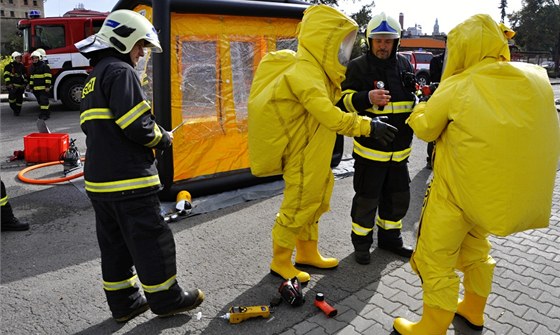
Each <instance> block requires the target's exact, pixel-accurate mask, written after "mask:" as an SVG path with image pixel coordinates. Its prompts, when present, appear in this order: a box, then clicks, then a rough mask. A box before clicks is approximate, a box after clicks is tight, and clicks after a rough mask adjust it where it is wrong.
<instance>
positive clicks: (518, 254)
mask: <svg viewBox="0 0 560 335" xmlns="http://www.w3.org/2000/svg"><path fill="white" fill-rule="evenodd" d="M558 82H560V79H559V80H558ZM555 84H556V82H555ZM553 88H554V90H555V97H556V98H560V85H554V86H553ZM0 107H1V114H0V126H1V128H0V143H1V148H0V156H1V158H2V162H1V165H0V167H1V169H0V172H1V175H2V180H3V181H4V182H5V184H6V187H7V191H8V194H9V197H10V202H11V204H12V206H13V208H14V212H15V214H16V216H18V217H19V218H20V219H21V220H23V221H26V222H28V223H30V226H31V229H30V230H29V231H25V232H2V233H1V244H0V247H1V257H0V262H1V263H0V266H1V278H0V294H1V321H0V323H1V325H0V333H2V334H10V335H12V334H13V335H20V334H21V335H27V334H49V335H50V334H57V335H58V334H84V335H85V334H88V335H89V334H91V335H99V334H216V335H218V334H219V335H222V334H247V335H252V334H281V335H300V334H301V335H303V334H313V335H322V334H345V335H347V334H373V335H377V334H391V333H392V322H393V320H394V318H395V317H398V316H405V317H407V318H409V319H413V320H418V319H419V317H420V315H421V313H422V290H421V287H420V281H419V279H418V277H417V276H416V275H415V274H414V273H413V272H412V270H411V268H410V265H409V263H408V262H407V260H406V259H403V258H400V257H398V256H395V255H392V254H390V253H387V252H385V251H382V250H378V249H373V251H372V263H371V264H369V265H367V266H363V265H358V264H357V263H356V262H355V261H354V258H353V248H352V245H351V242H350V229H351V227H350V226H351V220H350V214H349V213H350V206H351V200H352V196H353V190H352V177H351V176H346V177H344V176H343V177H340V178H339V179H337V180H336V182H335V187H334V192H333V196H332V199H331V210H330V211H329V212H328V213H326V214H325V215H324V216H323V218H322V219H321V222H320V241H319V245H320V249H321V251H322V252H323V254H324V255H327V256H334V257H338V258H339V259H340V265H339V267H338V268H337V269H335V270H311V275H312V279H311V282H310V283H309V285H308V286H307V287H306V288H304V290H303V292H304V294H305V296H306V302H305V304H304V305H303V306H300V307H291V306H289V305H287V304H285V303H284V304H281V305H280V306H278V307H274V308H273V309H272V311H273V313H272V315H271V317H270V318H268V319H262V318H255V319H250V320H246V321H244V322H242V323H240V324H230V323H228V321H227V320H224V319H221V318H218V316H220V315H223V314H225V313H226V312H227V310H228V309H229V307H230V306H234V305H244V306H252V305H267V304H269V303H270V302H271V300H273V299H274V298H276V297H278V287H279V285H280V283H281V280H280V279H278V278H277V277H273V276H272V275H270V274H269V263H270V259H271V238H270V231H271V228H272V225H273V223H274V217H275V215H276V212H277V211H278V208H279V206H280V203H281V201H282V196H281V195H275V196H271V197H265V198H261V199H258V200H253V201H248V202H243V203H238V204H236V205H232V206H229V207H226V208H222V209H218V210H214V211H211V212H209V213H205V214H200V215H196V216H192V217H188V218H187V219H185V220H182V221H179V222H175V223H171V224H170V225H171V228H172V230H173V232H174V234H175V241H176V245H177V267H178V275H177V278H178V280H179V283H180V285H182V286H183V287H184V288H185V289H189V288H191V287H198V288H200V289H202V290H203V291H204V292H205V293H206V300H205V302H204V303H203V304H202V305H201V306H200V307H199V308H197V309H195V310H193V311H191V312H187V313H184V314H180V315H177V316H174V317H171V318H166V319H161V318H158V317H156V316H155V315H154V314H153V313H151V312H149V311H148V312H146V313H144V314H142V315H141V316H139V317H137V318H135V319H133V320H132V321H130V322H128V323H126V324H124V325H123V324H117V323H115V322H114V320H113V319H112V318H111V316H110V313H109V311H108V307H107V304H106V301H105V297H104V294H103V290H102V285H101V269H100V258H99V249H98V246H97V241H96V237H95V223H94V222H95V221H94V213H93V209H92V208H91V204H90V202H89V200H88V198H87V196H86V195H85V192H84V185H83V184H84V182H83V179H82V178H81V177H80V178H76V179H73V180H71V181H69V182H64V183H59V184H50V185H35V184H29V183H24V182H22V181H20V180H19V179H18V177H17V175H18V173H20V171H21V170H22V169H24V168H26V167H27V165H26V163H25V162H24V161H21V160H15V161H11V162H9V161H7V160H8V157H9V156H11V155H12V154H13V152H14V151H16V150H23V136H25V135H27V134H29V133H33V132H36V131H37V130H36V118H37V115H38V107H37V106H36V103H35V102H25V103H24V110H23V111H22V114H21V116H19V117H14V116H13V115H12V113H11V110H10V109H9V107H8V104H7V103H5V102H3V103H0ZM51 110H52V112H51V119H49V120H48V121H47V124H48V126H49V128H50V129H51V131H52V132H62V133H68V134H69V135H70V138H75V139H76V143H77V145H78V148H80V149H82V150H83V149H85V136H84V135H83V134H82V133H81V130H80V128H79V117H78V112H76V111H67V110H65V109H64V108H63V107H62V106H61V105H60V104H52V105H51ZM350 152H351V141H350V140H349V139H346V140H345V158H344V159H343V164H351V159H350V158H349V153H350ZM425 153H426V145H425V143H424V142H422V141H419V140H416V139H415V140H414V143H413V152H412V156H411V159H410V164H409V170H410V177H411V190H412V200H411V206H410V209H409V212H408V214H407V216H406V217H405V218H404V223H403V235H404V239H405V242H406V243H408V244H411V245H412V244H414V243H415V233H416V229H417V227H418V219H419V215H420V209H421V206H422V200H423V195H424V190H425V188H426V185H427V182H428V181H429V178H430V176H431V170H428V169H427V168H426V167H425V163H426V158H425V157H426V154H425ZM559 170H560V168H559ZM61 171H62V168H61V167H60V166H54V167H49V168H45V169H41V170H40V171H31V172H29V173H28V174H26V176H29V177H36V178H39V177H41V178H56V177H58V176H60V175H61ZM197 201H198V199H194V203H195V205H196V203H197ZM491 242H492V244H493V250H492V252H491V254H492V256H493V257H494V258H495V260H496V261H497V265H496V269H495V275H494V285H493V291H492V294H491V295H490V297H489V299H488V306H487V308H486V314H485V316H486V323H485V329H484V330H483V331H482V332H472V331H469V330H468V329H467V328H466V327H465V325H464V324H463V323H462V321H461V320H458V319H456V320H454V321H453V324H452V326H451V327H450V329H449V331H448V332H447V334H448V335H450V334H455V335H462V334H485V335H490V334H499V335H502V334H508V335H511V334H527V335H529V334H535V335H547V334H559V333H560V266H559V265H558V264H559V263H560V247H559V242H560V174H557V177H556V186H555V191H554V199H553V208H552V213H551V217H550V226H549V228H546V229H538V230H533V231H527V232H523V233H518V234H515V235H512V236H509V237H506V238H496V237H492V238H491ZM375 245H376V241H374V246H375ZM317 292H322V293H323V294H324V295H325V298H326V300H327V302H329V303H330V304H331V305H332V306H333V307H335V308H336V309H337V311H338V313H337V315H336V316H335V317H333V318H327V316H325V315H324V314H323V313H322V312H321V311H320V310H319V309H318V308H316V307H315V306H314V305H313V299H314V296H315V294H316V293H317Z"/></svg>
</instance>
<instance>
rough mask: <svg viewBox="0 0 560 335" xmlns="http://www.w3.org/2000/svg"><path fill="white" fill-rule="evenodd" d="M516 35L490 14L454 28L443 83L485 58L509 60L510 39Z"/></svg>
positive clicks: (450, 34)
mask: <svg viewBox="0 0 560 335" xmlns="http://www.w3.org/2000/svg"><path fill="white" fill-rule="evenodd" d="M514 35H515V33H514V32H513V30H511V29H509V28H508V27H506V26H505V25H503V24H497V23H496V22H495V21H494V20H493V19H492V18H491V17H490V16H489V15H486V14H478V15H474V16H472V17H471V18H469V19H467V20H466V21H464V22H463V23H460V24H459V25H457V26H456V27H455V28H453V29H452V30H451V31H450V32H449V35H448V36H447V52H446V55H445V57H446V59H445V62H444V69H443V73H442V76H441V81H443V80H444V79H445V78H447V77H450V76H452V75H454V74H458V73H461V72H463V71H464V70H466V69H468V68H470V67H471V66H473V65H475V64H478V63H479V62H480V61H482V60H483V59H487V58H492V59H495V60H496V61H509V60H510V52H509V46H508V39H510V38H513V36H514Z"/></svg>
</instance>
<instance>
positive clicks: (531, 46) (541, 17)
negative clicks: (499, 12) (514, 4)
mask: <svg viewBox="0 0 560 335" xmlns="http://www.w3.org/2000/svg"><path fill="white" fill-rule="evenodd" d="M508 18H509V21H510V22H512V28H513V30H515V31H516V35H515V42H516V44H517V45H518V46H519V47H521V48H522V49H523V50H525V51H548V52H550V53H551V54H552V55H553V58H554V62H555V63H556V66H557V67H558V65H559V63H560V59H559V58H560V0H523V7H522V8H521V10H520V11H518V12H514V13H512V14H510V15H509V16H508Z"/></svg>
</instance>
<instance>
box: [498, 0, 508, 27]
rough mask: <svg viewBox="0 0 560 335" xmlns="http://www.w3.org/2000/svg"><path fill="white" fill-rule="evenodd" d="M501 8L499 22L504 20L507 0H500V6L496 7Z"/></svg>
mask: <svg viewBox="0 0 560 335" xmlns="http://www.w3.org/2000/svg"><path fill="white" fill-rule="evenodd" d="M498 8H499V9H500V10H501V20H500V22H502V23H503V22H504V19H505V18H506V8H507V0H500V7H498Z"/></svg>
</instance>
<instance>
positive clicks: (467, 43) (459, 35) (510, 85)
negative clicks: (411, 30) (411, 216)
mask: <svg viewBox="0 0 560 335" xmlns="http://www.w3.org/2000/svg"><path fill="white" fill-rule="evenodd" d="M514 34H515V33H514V32H513V31H512V30H511V29H509V28H508V27H506V26H504V25H503V24H498V23H496V22H495V21H494V20H493V19H492V18H491V17H490V16H488V15H484V14H479V15H475V16H472V17H471V18H469V19H467V20H466V21H464V22H462V23H461V24H459V25H458V26H456V27H455V28H453V29H452V30H451V31H450V32H449V35H448V38H447V53H446V56H445V62H444V69H443V74H442V80H441V82H440V85H439V87H438V89H437V90H436V91H435V93H434V94H433V95H432V96H431V98H430V99H429V100H428V101H427V102H421V103H419V104H418V105H417V106H416V107H415V108H414V110H413V112H412V114H411V116H410V117H409V119H408V124H409V125H410V126H411V127H412V129H413V130H414V132H415V134H416V136H418V137H419V138H420V139H422V140H424V141H427V142H429V141H434V140H435V141H436V146H435V148H436V149H435V150H436V155H435V162H434V176H433V180H432V181H431V184H430V186H429V187H428V190H427V191H426V198H425V201H424V207H423V209H422V215H421V219H420V227H419V231H418V240H417V246H416V249H415V251H414V254H413V255H412V258H411V260H410V263H411V266H412V269H413V270H414V271H415V272H416V273H417V274H418V276H419V277H420V279H421V281H422V290H423V305H424V308H423V315H422V319H421V320H420V321H419V322H416V323H413V322H410V321H408V320H406V319H404V318H397V319H395V321H394V323H393V327H394V329H395V330H396V331H397V332H398V333H399V334H402V335H408V334H434V335H435V334H446V331H447V329H448V327H449V324H450V323H451V321H452V319H453V317H454V315H455V314H457V315H458V316H459V317H461V318H462V319H464V320H465V321H466V323H467V325H468V326H469V327H471V328H473V329H475V330H482V329H483V327H484V308H485V306H486V300H487V298H488V296H489V294H490V292H491V286H492V276H493V271H494V266H495V264H496V263H495V261H494V259H493V258H492V257H491V256H490V248H491V244H490V242H489V241H488V237H489V236H490V235H491V234H492V235H498V236H507V235H510V234H512V233H515V232H519V231H523V230H527V229H534V228H543V227H547V226H548V224H549V218H550V211H551V206H552V192H553V189H554V181H555V175H556V168H557V165H558V159H559V155H560V131H559V125H558V115H557V113H556V110H555V107H554V94H553V91H552V88H551V86H550V82H549V80H548V77H547V74H546V72H545V71H544V69H542V68H540V67H538V66H536V65H533V64H526V63H517V62H510V51H509V47H508V39H509V38H512V37H513V35H514ZM455 270H459V271H462V272H463V274H464V277H463V287H464V297H463V299H462V300H461V301H458V299H459V285H460V279H459V277H458V275H457V273H456V271H455Z"/></svg>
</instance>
